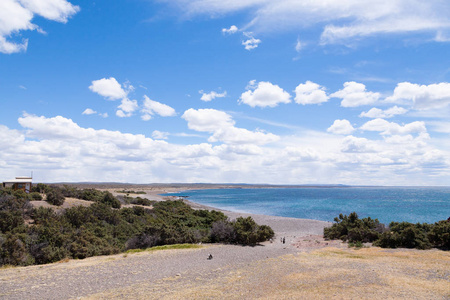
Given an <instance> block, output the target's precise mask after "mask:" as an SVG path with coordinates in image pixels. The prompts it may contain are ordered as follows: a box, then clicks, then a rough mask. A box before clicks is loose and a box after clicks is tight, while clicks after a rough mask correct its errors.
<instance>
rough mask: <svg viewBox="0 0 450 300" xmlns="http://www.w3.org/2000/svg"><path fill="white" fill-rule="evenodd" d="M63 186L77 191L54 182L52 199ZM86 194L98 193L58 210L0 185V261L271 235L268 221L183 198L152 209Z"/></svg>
mask: <svg viewBox="0 0 450 300" xmlns="http://www.w3.org/2000/svg"><path fill="white" fill-rule="evenodd" d="M42 188H44V187H42ZM63 191H65V192H64V193H67V194H71V193H72V194H73V193H78V190H76V189H72V188H71V189H60V188H58V187H56V188H51V190H48V191H47V197H48V198H50V199H52V196H59V195H61V194H63ZM88 194H90V195H97V196H100V195H101V197H100V198H96V199H95V203H92V204H91V205H90V206H87V207H84V206H76V207H72V208H67V209H63V210H58V212H56V211H55V210H54V209H52V208H44V207H39V208H32V206H31V205H30V202H29V200H28V197H26V198H23V197H22V195H21V194H17V197H15V196H14V193H13V192H12V191H11V190H7V189H0V266H1V265H5V264H10V265H30V264H44V263H51V262H56V261H59V260H62V259H64V258H80V259H82V258H86V257H89V256H94V255H108V254H114V253H119V252H121V251H125V250H127V249H133V248H148V247H152V246H159V245H166V244H180V243H198V242H210V241H216V242H220V241H225V242H233V243H237V242H241V243H250V244H253V243H255V241H256V242H259V241H262V240H264V239H267V238H269V237H271V236H272V235H273V231H272V230H271V229H270V227H267V226H259V225H257V224H256V223H254V221H253V220H251V219H248V218H247V219H242V220H237V221H235V222H229V221H227V218H226V216H225V215H224V214H223V213H221V212H217V211H207V210H194V209H192V208H191V207H190V206H189V205H187V204H186V203H184V202H183V201H162V202H157V203H155V204H154V205H153V208H151V209H149V208H144V207H137V206H136V207H132V208H122V209H114V208H113V207H114V206H117V204H115V203H116V200H117V199H116V198H115V197H113V196H112V194H110V193H107V192H101V193H97V192H96V191H88ZM62 197H64V196H62ZM53 203H55V202H53ZM119 204H120V203H119ZM218 224H224V226H225V228H226V230H225V232H227V230H229V232H228V234H218V233H219V232H220V230H218V228H220V225H218ZM247 230H248V232H247ZM214 232H215V233H216V235H215V238H213V236H214V234H213V233H214ZM238 237H239V239H238Z"/></svg>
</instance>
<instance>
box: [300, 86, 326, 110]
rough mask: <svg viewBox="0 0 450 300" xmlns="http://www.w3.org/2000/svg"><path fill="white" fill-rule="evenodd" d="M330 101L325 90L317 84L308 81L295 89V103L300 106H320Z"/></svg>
mask: <svg viewBox="0 0 450 300" xmlns="http://www.w3.org/2000/svg"><path fill="white" fill-rule="evenodd" d="M328 99H329V97H328V96H327V93H326V92H325V88H324V87H322V86H320V85H318V84H317V83H314V82H311V81H306V82H305V83H301V84H299V85H298V86H297V87H296V88H295V102H297V103H298V104H303V105H305V104H320V103H323V102H327V101H328Z"/></svg>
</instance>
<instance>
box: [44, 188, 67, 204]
mask: <svg viewBox="0 0 450 300" xmlns="http://www.w3.org/2000/svg"><path fill="white" fill-rule="evenodd" d="M64 200H65V198H64V195H63V194H62V192H61V191H60V190H59V189H52V190H51V191H49V192H48V193H47V198H46V200H45V201H47V202H48V203H50V204H52V205H56V206H61V205H63V204H64Z"/></svg>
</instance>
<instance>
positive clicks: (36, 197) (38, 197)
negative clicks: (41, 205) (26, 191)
mask: <svg viewBox="0 0 450 300" xmlns="http://www.w3.org/2000/svg"><path fill="white" fill-rule="evenodd" d="M30 199H31V200H34V201H40V200H42V195H41V194H40V193H38V192H32V193H30Z"/></svg>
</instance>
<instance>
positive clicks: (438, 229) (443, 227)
mask: <svg viewBox="0 0 450 300" xmlns="http://www.w3.org/2000/svg"><path fill="white" fill-rule="evenodd" d="M428 239H429V240H430V242H431V243H432V244H433V245H434V247H436V248H441V249H445V250H450V221H449V220H445V221H439V222H436V223H435V224H434V226H433V228H432V229H431V230H430V231H428Z"/></svg>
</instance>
